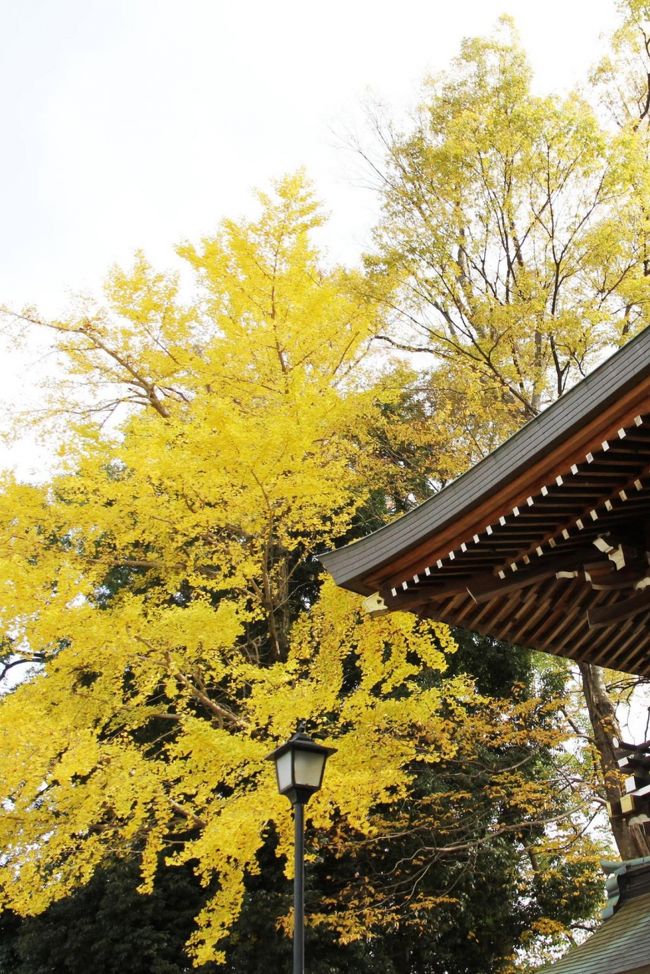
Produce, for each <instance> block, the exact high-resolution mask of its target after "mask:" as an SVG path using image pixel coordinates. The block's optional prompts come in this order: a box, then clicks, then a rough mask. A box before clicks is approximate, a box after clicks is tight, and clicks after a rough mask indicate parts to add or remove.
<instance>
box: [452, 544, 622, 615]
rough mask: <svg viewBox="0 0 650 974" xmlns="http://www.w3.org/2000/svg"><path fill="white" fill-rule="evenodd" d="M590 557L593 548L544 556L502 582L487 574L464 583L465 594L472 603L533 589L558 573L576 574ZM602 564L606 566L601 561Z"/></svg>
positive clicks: (591, 558) (591, 557)
mask: <svg viewBox="0 0 650 974" xmlns="http://www.w3.org/2000/svg"><path fill="white" fill-rule="evenodd" d="M593 557H594V549H593V548H579V549H578V550H577V551H572V552H570V553H567V554H565V555H543V556H542V557H541V558H540V559H539V561H538V563H537V564H536V565H535V567H534V568H526V569H521V570H520V571H517V572H510V573H509V574H508V575H506V577H505V578H498V577H497V576H496V575H492V574H489V575H482V576H477V577H475V578H473V579H467V582H466V587H467V591H468V592H469V594H470V595H471V596H472V598H473V599H474V601H475V602H477V603H479V602H485V601H486V600H488V599H492V598H496V597H498V596H500V595H505V594H506V593H507V592H512V591H514V590H516V589H519V588H526V587H527V586H528V585H534V584H535V583H536V582H541V581H543V580H544V579H546V578H550V577H551V576H552V575H555V574H557V572H563V571H577V570H579V569H581V568H582V567H583V565H584V564H585V562H588V563H592V564H593ZM603 564H604V565H606V564H607V561H606V559H604V558H603Z"/></svg>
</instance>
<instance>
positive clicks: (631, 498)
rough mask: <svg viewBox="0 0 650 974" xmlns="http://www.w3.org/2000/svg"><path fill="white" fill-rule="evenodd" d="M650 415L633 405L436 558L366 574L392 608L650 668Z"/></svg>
mask: <svg viewBox="0 0 650 974" xmlns="http://www.w3.org/2000/svg"><path fill="white" fill-rule="evenodd" d="M649 423H650V414H648V413H646V414H637V415H636V416H635V417H634V418H633V420H632V422H631V423H630V426H629V427H627V428H623V427H621V428H619V430H618V432H617V435H616V439H615V440H612V441H611V442H610V441H605V442H603V443H601V447H600V450H598V451H594V452H589V453H588V454H586V455H584V456H583V457H581V458H578V457H576V458H575V462H573V463H571V464H570V465H569V466H568V468H567V469H565V471H564V473H562V474H557V475H556V476H555V478H554V479H553V480H552V481H550V482H548V483H542V484H541V485H539V484H538V485H537V490H536V491H534V492H533V493H531V494H529V495H528V496H527V497H526V498H525V499H523V500H522V501H520V504H519V505H516V506H515V507H514V508H513V509H512V510H511V511H510V512H509V513H508V514H501V515H499V517H498V519H497V520H496V521H495V523H493V524H490V525H487V526H486V525H482V526H481V528H480V529H479V528H478V526H477V525H474V526H473V527H470V526H466V527H465V530H464V533H463V534H461V535H457V536H456V538H455V539H454V547H453V548H452V549H450V550H448V551H447V552H446V553H444V554H442V555H441V557H437V558H436V560H435V561H432V563H431V564H428V565H425V567H424V568H422V567H419V568H418V571H417V572H414V573H413V574H410V572H409V570H407V569H406V567H402V568H401V569H400V571H399V572H398V573H397V574H394V569H393V568H392V566H387V567H385V568H384V569H383V570H382V571H381V573H378V574H377V575H376V576H375V577H374V578H372V577H369V578H367V579H366V580H365V581H366V585H368V586H375V585H376V587H377V588H378V589H379V591H380V593H381V595H382V597H383V599H384V602H385V604H386V606H387V608H389V609H391V610H396V609H406V610H410V611H414V612H417V613H418V614H419V615H421V616H423V617H425V618H433V619H437V620H440V621H442V622H447V623H449V624H450V625H454V626H462V627H464V628H466V629H470V630H474V631H476V632H479V633H482V634H484V635H490V636H493V637H495V638H498V639H502V640H504V641H507V642H509V643H517V644H521V645H525V646H530V647H533V648H535V649H540V650H544V651H546V652H550V653H555V654H557V655H560V656H565V657H568V658H570V659H574V660H585V661H588V662H592V663H597V664H600V665H603V666H608V667H612V668H614V669H619V670H624V671H628V672H635V673H639V674H644V675H650V568H649V567H648V561H649V557H648V550H650V530H649V526H650V424H649ZM434 544H435V539H434ZM434 544H432V546H431V549H432V548H433V546H434ZM431 549H430V550H431ZM438 553H439V552H438ZM417 559H418V565H419V566H421V564H422V552H421V551H419V552H418V553H417ZM382 576H383V577H382Z"/></svg>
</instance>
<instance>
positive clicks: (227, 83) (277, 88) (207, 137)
mask: <svg viewBox="0 0 650 974" xmlns="http://www.w3.org/2000/svg"><path fill="white" fill-rule="evenodd" d="M503 12H508V13H511V14H512V15H513V16H514V17H515V19H516V20H517V23H518V25H519V28H520V31H521V34H522V38H523V42H524V45H525V47H526V49H527V50H528V52H529V56H530V58H531V61H532V64H533V67H534V70H535V72H536V76H537V81H538V85H539V86H540V87H541V88H542V89H546V90H562V89H566V88H567V87H570V86H572V85H574V84H575V83H576V82H578V81H580V80H582V79H584V77H585V75H586V72H587V70H588V67H589V65H590V64H591V63H593V62H594V60H595V59H596V57H597V55H598V52H599V50H600V44H599V37H600V36H601V35H602V33H603V32H604V31H607V30H608V29H610V28H611V26H612V24H613V23H614V21H615V4H614V0H545V3H544V4H541V3H537V2H532V0H509V2H508V0H457V2H455V3H451V2H449V0H445V2H441V0H401V2H400V3H397V2H395V0H393V2H391V3H388V2H386V0H345V2H344V0H329V2H328V3H327V4H316V3H309V2H308V0H274V2H272V3H271V2H269V0H239V2H236V0H228V2H226V0H182V2H181V0H0V32H1V36H2V46H3V58H2V62H1V63H0V111H1V115H2V133H3V136H4V148H3V151H2V153H1V154H0V193H1V199H2V206H1V211H0V212H1V215H2V235H1V237H0V304H4V305H5V306H7V305H8V306H10V307H12V308H20V307H22V306H24V305H26V304H30V305H36V306H38V307H39V308H40V309H41V310H42V311H43V312H44V313H45V314H56V313H57V311H61V310H62V309H63V308H64V307H65V304H66V301H67V300H68V295H69V294H70V293H72V292H77V291H82V290H83V291H87V290H96V289H97V288H98V285H99V283H100V282H101V280H102V277H103V276H104V274H105V272H106V270H107V268H108V267H109V266H110V265H111V264H112V263H113V262H115V261H118V262H127V261H128V260H129V259H130V257H131V255H132V253H133V251H134V250H135V249H136V248H138V247H142V248H143V249H144V250H145V251H146V252H147V254H148V255H149V256H150V257H151V258H152V259H153V261H154V262H155V263H157V264H162V265H169V264H170V263H171V262H172V261H173V257H172V246H173V244H174V243H176V242H178V241H179V240H181V239H183V238H190V239H196V238H197V237H200V236H201V235H202V234H206V233H210V232H211V231H212V230H213V229H214V228H215V226H216V223H217V222H218V220H219V219H220V218H221V217H223V216H227V215H228V216H235V217H236V216H239V215H241V214H242V213H245V212H246V210H247V209H248V208H250V205H251V195H250V190H251V188H252V187H254V186H262V187H263V186H265V184H267V183H268V181H269V180H270V179H272V178H274V177H277V176H280V175H282V174H283V173H285V172H288V171H291V170H294V169H296V168H297V167H299V166H305V167H306V168H307V171H308V173H309V174H310V175H311V176H312V178H313V180H314V182H315V185H316V189H317V192H318V194H319V195H320V196H321V198H322V199H323V200H324V202H325V204H326V207H327V209H328V210H329V211H330V212H331V214H332V220H331V224H330V228H329V230H328V233H327V238H326V239H327V244H328V247H329V251H330V254H331V256H332V257H333V258H335V259H338V260H353V259H354V258H355V257H356V256H357V254H358V253H359V251H360V249H361V248H362V246H363V243H364V239H365V238H366V235H367V232H368V229H369V227H370V225H371V223H372V218H373V213H374V202H373V199H372V196H371V194H370V193H369V192H368V191H367V190H364V189H362V188H361V187H360V186H358V185H354V182H353V180H352V179H351V173H352V171H353V169H354V163H353V160H352V158H351V156H350V154H349V153H347V152H346V150H345V149H343V148H342V147H341V144H340V143H341V139H340V135H341V133H343V131H344V130H345V128H346V127H347V126H349V125H350V124H354V121H355V119H356V120H358V119H359V118H360V116H361V111H360V105H361V103H362V101H363V100H364V98H366V97H367V95H368V93H369V92H371V93H373V94H374V95H375V96H378V97H379V98H381V99H382V100H384V101H386V102H388V103H389V104H392V105H393V106H395V108H396V109H397V110H399V109H400V108H403V107H405V106H407V105H409V104H413V103H415V102H416V101H417V98H418V88H419V83H420V81H421V79H422V78H423V77H424V76H425V75H426V74H427V73H430V72H432V71H436V70H438V69H440V68H443V67H444V66H445V65H446V64H447V63H448V62H449V60H450V58H451V57H452V56H453V54H454V53H455V51H456V50H457V48H458V44H459V42H460V39H461V38H462V37H463V36H464V35H468V34H481V33H486V32H488V31H489V30H490V28H491V26H492V25H493V24H494V22H495V20H496V18H497V17H498V16H499V14H500V13H503ZM336 133H338V135H337V134H336ZM0 355H1V356H2V358H0V406H2V405H3V404H4V405H5V406H6V405H7V404H10V403H11V402H12V401H20V400H23V399H24V397H25V396H26V395H28V394H29V392H28V391H29V387H30V377H31V375H32V374H35V373H36V371H37V368H36V366H35V353H31V357H30V354H29V353H28V354H23V355H18V354H17V353H15V352H11V351H9V350H8V349H3V348H2V347H0ZM5 458H6V459H5ZM7 459H11V458H10V457H7V455H6V454H5V453H2V452H0V463H2V462H7ZM13 459H14V461H15V462H18V463H19V464H20V465H21V466H22V467H23V468H25V464H26V463H27V465H29V460H30V458H29V457H26V456H25V453H24V448H23V453H22V454H20V455H18V454H16V455H14V458H13ZM32 459H33V458H32Z"/></svg>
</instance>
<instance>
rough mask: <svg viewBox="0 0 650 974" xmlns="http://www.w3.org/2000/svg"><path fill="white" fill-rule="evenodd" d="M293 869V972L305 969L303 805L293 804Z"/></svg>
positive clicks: (295, 973) (300, 972)
mask: <svg viewBox="0 0 650 974" xmlns="http://www.w3.org/2000/svg"><path fill="white" fill-rule="evenodd" d="M293 826H294V836H295V843H294V871H293V877H294V878H293V974H304V970H305V805H304V802H296V804H295V805H294V806H293Z"/></svg>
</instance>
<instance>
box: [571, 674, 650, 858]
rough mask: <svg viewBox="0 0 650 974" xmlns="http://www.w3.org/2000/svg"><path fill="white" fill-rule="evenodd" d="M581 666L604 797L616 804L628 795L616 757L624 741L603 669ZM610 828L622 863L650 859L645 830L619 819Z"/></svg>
mask: <svg viewBox="0 0 650 974" xmlns="http://www.w3.org/2000/svg"><path fill="white" fill-rule="evenodd" d="M578 666H579V668H580V675H581V676H582V687H583V691H584V695H585V702H586V704H587V711H588V713H589V719H590V721H591V726H592V729H593V737H594V744H595V747H596V750H597V752H598V757H599V760H600V771H601V774H602V780H603V787H604V791H605V796H606V798H607V801H608V802H611V803H612V804H614V803H615V802H616V801H618V799H620V797H621V795H622V794H624V792H625V789H624V787H623V775H622V773H621V771H620V769H619V767H618V764H617V761H616V754H615V753H614V738H618V740H619V741H620V740H621V728H620V725H619V722H618V719H617V717H616V709H615V707H614V704H613V702H612V699H611V697H610V695H609V693H608V692H607V687H606V686H605V681H604V680H603V671H602V669H601V668H600V666H592V665H591V664H590V663H578ZM610 824H611V827H612V832H613V835H614V840H615V842H616V845H617V846H618V851H619V853H620V856H621V859H636V858H637V857H640V856H648V855H650V843H649V841H648V836H647V835H646V832H645V829H644V826H642V825H640V826H633V825H632V826H631V825H630V824H629V822H628V821H627V819H624V818H620V817H616V818H612V819H610Z"/></svg>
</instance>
